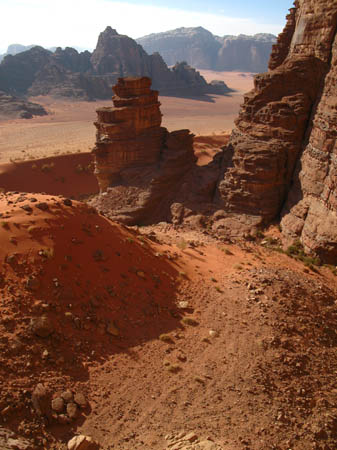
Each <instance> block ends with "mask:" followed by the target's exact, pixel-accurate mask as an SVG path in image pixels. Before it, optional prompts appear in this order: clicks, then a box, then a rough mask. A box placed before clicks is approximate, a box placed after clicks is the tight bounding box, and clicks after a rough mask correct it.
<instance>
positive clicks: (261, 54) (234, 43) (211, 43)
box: [136, 27, 277, 72]
mask: <svg viewBox="0 0 337 450" xmlns="http://www.w3.org/2000/svg"><path fill="white" fill-rule="evenodd" d="M276 39H277V38H276V36H274V35H273V34H265V33H260V34H255V35H254V36H246V35H244V34H240V35H239V36H229V35H228V36H223V37H219V36H215V35H213V34H212V33H211V32H210V31H208V30H205V29H204V28H202V27H195V28H177V29H176V30H171V31H166V32H163V33H153V34H149V35H148V36H144V37H141V38H139V39H136V41H137V42H138V44H140V45H141V46H142V47H143V48H144V49H145V51H147V52H148V53H149V54H152V53H155V52H158V53H160V55H161V56H162V57H163V59H164V61H165V62H166V64H167V65H169V66H171V65H173V64H175V63H176V62H177V61H186V62H187V63H188V64H190V65H192V66H193V67H196V68H198V69H210V70H216V71H231V70H237V71H244V72H264V71H266V70H267V67H268V60H269V56H270V53H271V49H272V45H273V44H275V43H276Z"/></svg>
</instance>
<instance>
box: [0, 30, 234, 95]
mask: <svg viewBox="0 0 337 450" xmlns="http://www.w3.org/2000/svg"><path fill="white" fill-rule="evenodd" d="M127 76H149V77H151V78H152V80H153V84H154V87H155V88H157V89H160V91H161V93H162V94H166V95H176V96H195V95H204V94H207V93H210V94H213V93H217V94H225V93H227V92H229V89H228V87H227V86H226V85H225V84H223V85H217V86H216V89H215V87H214V86H213V85H210V84H208V83H206V81H205V79H204V78H203V77H202V76H201V75H200V74H199V73H198V72H196V71H195V70H194V69H192V68H191V67H189V66H188V65H187V64H183V65H180V66H179V67H177V68H175V70H170V69H169V68H168V67H167V65H166V64H165V62H164V60H163V59H162V58H161V56H160V55H159V54H155V55H151V56H150V55H148V54H147V53H146V52H145V51H144V50H143V48H142V47H141V46H140V45H138V44H137V43H136V42H135V41H134V40H133V39H131V38H129V37H128V36H123V35H120V34H118V33H117V32H116V30H113V29H112V28H111V27H107V28H106V30H105V31H104V32H103V33H101V34H100V36H99V38H98V43H97V47H96V49H95V51H94V52H93V54H91V53H90V52H88V51H85V52H81V53H79V52H78V51H77V50H75V49H73V48H69V47H66V48H65V49H64V50H62V49H61V48H57V49H56V51H55V52H54V53H52V52H50V51H48V50H45V49H43V48H42V47H33V48H31V49H30V50H28V51H25V52H22V53H19V54H17V55H15V56H12V55H8V56H6V57H5V58H4V60H3V62H2V63H1V64H0V89H2V90H3V91H5V92H8V93H11V94H14V95H31V96H37V95H52V96H54V97H72V98H77V99H79V100H93V99H105V98H109V96H110V95H111V85H112V84H114V83H116V81H117V79H118V78H119V77H127Z"/></svg>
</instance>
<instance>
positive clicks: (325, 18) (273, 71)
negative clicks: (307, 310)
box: [218, 0, 337, 263]
mask: <svg viewBox="0 0 337 450" xmlns="http://www.w3.org/2000/svg"><path fill="white" fill-rule="evenodd" d="M294 6H295V7H294V8H293V9H291V11H290V14H289V16H288V18H287V25H286V27H285V30H284V32H283V33H281V35H280V36H279V38H278V42H277V44H276V45H275V46H274V48H273V52H272V55H271V59H270V70H269V72H267V73H265V74H261V75H258V76H257V77H256V78H255V88H254V90H253V91H252V92H250V93H248V94H247V95H246V96H245V102H244V105H243V106H242V108H241V111H240V114H239V118H238V120H237V122H236V129H235V130H234V131H233V134H232V137H231V139H230V145H229V147H228V149H227V153H226V158H225V163H224V175H223V178H222V180H221V181H220V183H219V185H218V188H219V195H220V198H221V200H222V201H223V202H224V206H225V209H226V210H227V211H231V212H233V213H236V214H239V215H240V214H247V213H248V214H249V215H250V217H252V216H255V217H257V218H260V219H261V221H262V222H268V221H270V220H271V219H273V218H276V217H277V216H278V215H279V214H280V213H281V211H282V217H283V218H282V229H283V233H284V235H285V237H286V238H287V241H288V242H289V241H290V239H294V238H296V237H299V238H300V239H301V240H302V242H303V244H304V246H305V248H306V250H308V251H311V252H314V253H316V254H318V255H319V256H321V257H322V259H324V260H329V261H334V263H335V262H336V259H335V258H336V257H337V231H336V230H337V208H336V207H337V202H336V192H335V189H336V180H337V173H336V162H335V158H336V152H337V148H336V134H337V132H336V123H337V107H336V96H337V90H336V77H337V71H336V62H337V41H336V27H337V4H336V2H335V1H334V0H315V1H314V0H306V1H304V0H300V1H296V2H295V4H294Z"/></svg>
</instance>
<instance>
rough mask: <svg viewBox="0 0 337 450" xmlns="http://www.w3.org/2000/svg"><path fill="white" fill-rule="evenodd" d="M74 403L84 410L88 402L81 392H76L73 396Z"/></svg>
mask: <svg viewBox="0 0 337 450" xmlns="http://www.w3.org/2000/svg"><path fill="white" fill-rule="evenodd" d="M74 402H75V403H76V404H77V405H78V406H79V407H80V408H85V407H86V406H87V405H88V401H87V399H86V398H85V396H84V395H83V394H82V392H76V394H75V395H74Z"/></svg>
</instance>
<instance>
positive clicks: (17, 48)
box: [0, 44, 84, 62]
mask: <svg viewBox="0 0 337 450" xmlns="http://www.w3.org/2000/svg"><path fill="white" fill-rule="evenodd" d="M33 47H38V46H37V45H21V44H11V45H9V46H8V48H7V52H6V53H3V54H2V55H0V62H1V61H2V60H3V59H4V57H5V56H7V55H17V54H18V53H22V52H26V51H27V50H30V49H31V48H33ZM73 48H75V49H76V50H77V51H78V52H82V51H83V50H84V49H83V48H80V47H73ZM56 49H57V47H49V48H48V50H50V51H51V52H55V50H56Z"/></svg>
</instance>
